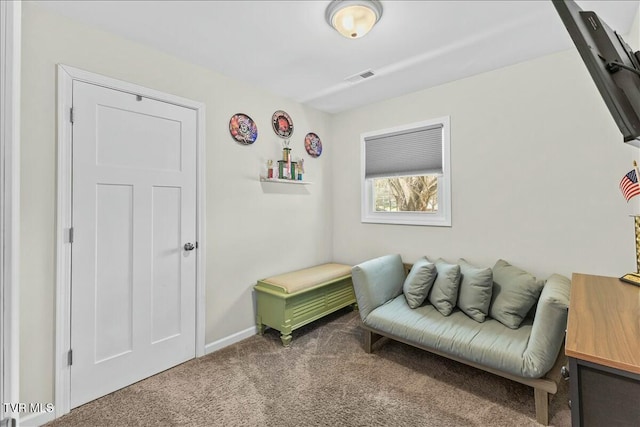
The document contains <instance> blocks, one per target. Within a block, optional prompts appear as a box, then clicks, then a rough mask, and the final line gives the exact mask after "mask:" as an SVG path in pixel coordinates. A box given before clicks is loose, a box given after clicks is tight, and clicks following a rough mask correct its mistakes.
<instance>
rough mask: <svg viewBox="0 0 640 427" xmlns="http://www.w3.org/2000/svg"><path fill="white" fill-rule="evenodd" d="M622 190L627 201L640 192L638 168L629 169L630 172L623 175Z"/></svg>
mask: <svg viewBox="0 0 640 427" xmlns="http://www.w3.org/2000/svg"><path fill="white" fill-rule="evenodd" d="M620 191H622V195H623V196H624V198H625V199H627V202H628V201H629V200H630V199H631V198H632V197H633V196H637V195H638V194H640V185H639V184H638V176H637V175H636V170H635V169H633V170H631V171H629V173H628V174H626V175H625V176H623V177H622V180H620Z"/></svg>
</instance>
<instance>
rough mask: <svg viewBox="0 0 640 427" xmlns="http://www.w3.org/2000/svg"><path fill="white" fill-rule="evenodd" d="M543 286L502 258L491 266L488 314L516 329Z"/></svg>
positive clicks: (536, 299) (541, 282)
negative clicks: (490, 291)
mask: <svg viewBox="0 0 640 427" xmlns="http://www.w3.org/2000/svg"><path fill="white" fill-rule="evenodd" d="M543 286H544V282H543V281H538V280H536V278H535V277H533V276H532V275H531V274H529V273H527V272H526V271H524V270H521V269H519V268H518V267H514V266H513V265H511V264H509V263H508V262H507V261H504V260H502V259H500V260H498V262H496V265H495V266H494V267H493V295H492V296H491V306H490V308H489V315H490V316H491V317H493V318H494V319H496V320H497V321H498V322H500V323H502V324H503V325H505V326H507V327H509V328H511V329H517V328H518V327H519V326H520V323H522V320H523V319H524V318H525V316H526V315H527V313H528V312H529V310H530V309H531V307H533V305H534V304H535V303H536V301H538V298H539V297H540V292H541V291H542V287H543Z"/></svg>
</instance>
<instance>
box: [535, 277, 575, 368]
mask: <svg viewBox="0 0 640 427" xmlns="http://www.w3.org/2000/svg"><path fill="white" fill-rule="evenodd" d="M570 289H571V281H570V280H569V279H568V278H566V277H564V276H561V275H559V274H553V275H552V276H551V277H549V279H548V280H547V283H546V284H545V285H544V288H542V293H541V294H540V299H539V301H538V308H537V309H536V314H535V317H534V319H533V327H532V328H531V337H530V338H529V344H528V345H527V349H526V350H525V353H524V364H525V365H524V370H525V371H528V372H530V373H532V374H533V373H535V374H536V375H535V376H536V377H541V376H543V375H544V374H546V373H547V372H548V371H549V370H551V368H552V367H553V365H554V363H555V361H556V358H557V357H558V352H559V351H560V347H561V346H562V343H563V342H564V337H565V332H566V329H567V312H568V309H569V292H570Z"/></svg>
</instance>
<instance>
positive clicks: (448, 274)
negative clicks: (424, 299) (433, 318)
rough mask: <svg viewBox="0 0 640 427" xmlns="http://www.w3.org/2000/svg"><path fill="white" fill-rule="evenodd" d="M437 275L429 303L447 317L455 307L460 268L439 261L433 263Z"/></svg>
mask: <svg viewBox="0 0 640 427" xmlns="http://www.w3.org/2000/svg"><path fill="white" fill-rule="evenodd" d="M434 264H435V265H436V269H437V270H438V275H437V276H436V280H435V282H433V287H432V288H431V293H430V294H429V302H430V303H431V304H433V306H434V307H435V308H436V309H437V310H438V311H439V312H440V313H441V314H442V315H443V316H448V315H450V314H451V312H452V311H453V308H454V307H455V306H456V301H457V299H458V286H459V285H460V266H459V265H457V264H448V263H447V262H446V261H444V260H442V259H439V260H437V261H436V262H435V263H434Z"/></svg>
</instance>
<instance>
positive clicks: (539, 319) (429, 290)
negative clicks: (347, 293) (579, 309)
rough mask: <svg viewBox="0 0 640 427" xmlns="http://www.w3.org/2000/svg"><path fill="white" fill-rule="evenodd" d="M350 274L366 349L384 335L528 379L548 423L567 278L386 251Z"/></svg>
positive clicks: (513, 377)
mask: <svg viewBox="0 0 640 427" xmlns="http://www.w3.org/2000/svg"><path fill="white" fill-rule="evenodd" d="M352 279H353V286H354V291H355V294H356V300H357V303H358V307H359V310H360V311H359V312H360V317H361V319H362V324H361V327H362V328H363V329H364V332H365V343H364V347H365V351H367V352H368V353H371V352H372V347H373V344H375V343H376V341H378V340H379V339H380V338H382V337H387V338H390V339H392V340H396V341H400V342H403V343H406V344H409V345H412V346H415V347H418V348H420V349H423V350H426V351H429V352H432V353H435V354H438V355H441V356H444V357H447V358H450V359H453V360H456V361H458V362H462V363H465V364H467V365H471V366H473V367H475V368H479V369H482V370H485V371H487V372H490V373H493V374H496V375H500V376H502V377H505V378H508V379H510V380H513V381H517V382H519V383H522V384H525V385H528V386H531V387H533V389H534V398H535V407H536V419H537V421H538V422H539V423H541V424H544V425H548V422H549V394H555V393H556V392H557V386H558V382H559V380H560V370H561V367H562V365H563V363H564V351H563V348H564V335H565V330H566V325H567V310H568V304H569V291H570V285H571V283H570V280H569V279H568V278H566V277H564V276H561V275H558V274H553V275H552V276H550V277H549V278H548V279H547V280H537V279H536V278H535V277H533V276H532V275H530V274H529V273H527V272H525V271H524V270H521V269H519V268H518V267H515V266H512V265H511V264H509V263H508V262H506V261H504V260H499V261H498V262H497V263H496V265H494V267H493V268H482V267H476V266H474V265H472V264H470V263H468V262H466V261H465V260H464V259H460V260H458V262H457V263H448V262H446V261H444V260H437V261H433V262H432V261H431V260H428V259H427V258H426V257H425V258H421V259H420V260H418V261H416V262H415V263H414V264H413V265H410V264H405V263H403V261H402V258H401V257H400V255H386V256H382V257H379V258H376V259H372V260H369V261H366V262H363V263H361V264H358V265H356V266H354V267H353V268H352ZM456 282H457V283H456ZM443 283H444V285H443ZM425 288H426V289H425ZM416 297H417V298H416Z"/></svg>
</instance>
